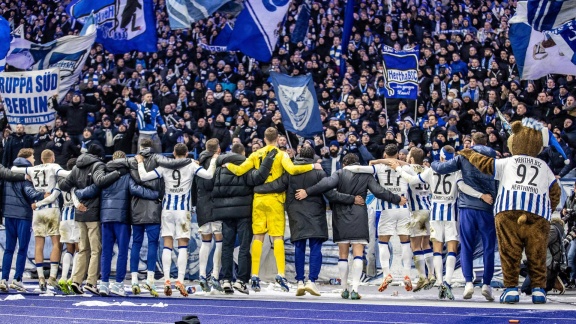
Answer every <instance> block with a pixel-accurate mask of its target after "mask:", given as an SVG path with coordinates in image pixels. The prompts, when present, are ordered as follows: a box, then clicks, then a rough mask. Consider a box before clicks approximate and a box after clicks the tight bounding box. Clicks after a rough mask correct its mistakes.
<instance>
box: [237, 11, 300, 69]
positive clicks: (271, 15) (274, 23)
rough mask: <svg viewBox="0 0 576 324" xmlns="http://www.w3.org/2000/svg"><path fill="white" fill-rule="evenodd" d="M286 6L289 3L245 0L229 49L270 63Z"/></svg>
mask: <svg viewBox="0 0 576 324" xmlns="http://www.w3.org/2000/svg"><path fill="white" fill-rule="evenodd" d="M288 7H290V0H246V1H245V3H244V10H242V12H241V13H240V15H238V18H237V19H236V23H235V25H234V30H233V31H232V36H231V37H230V43H228V50H229V51H236V50H238V51H240V52H242V53H244V54H245V55H248V56H250V57H253V58H255V59H256V60H258V61H261V62H270V60H271V59H272V53H273V52H274V48H275V47H276V43H277V42H278V35H279V31H280V29H281V28H282V21H283V20H284V16H286V12H288Z"/></svg>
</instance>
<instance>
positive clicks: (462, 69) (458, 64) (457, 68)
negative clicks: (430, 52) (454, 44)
mask: <svg viewBox="0 0 576 324" xmlns="http://www.w3.org/2000/svg"><path fill="white" fill-rule="evenodd" d="M450 69H452V74H458V73H460V75H468V65H466V63H464V62H462V60H460V54H458V53H454V54H452V64H450Z"/></svg>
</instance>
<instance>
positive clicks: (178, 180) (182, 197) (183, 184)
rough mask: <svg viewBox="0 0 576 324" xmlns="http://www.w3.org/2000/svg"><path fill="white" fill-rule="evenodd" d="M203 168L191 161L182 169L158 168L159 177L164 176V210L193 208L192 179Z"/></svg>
mask: <svg viewBox="0 0 576 324" xmlns="http://www.w3.org/2000/svg"><path fill="white" fill-rule="evenodd" d="M202 169H203V168H202V167H201V166H199V165H198V164H197V163H195V162H193V163H190V164H188V165H186V166H184V167H182V168H180V169H175V170H172V169H167V168H163V167H158V168H156V169H155V170H156V172H158V175H159V177H162V178H164V184H165V189H164V192H165V194H164V199H163V201H162V209H163V210H180V211H190V210H191V204H192V202H191V198H192V195H191V189H192V180H193V179H194V176H195V175H196V173H198V171H200V170H202Z"/></svg>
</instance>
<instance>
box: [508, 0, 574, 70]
mask: <svg viewBox="0 0 576 324" xmlns="http://www.w3.org/2000/svg"><path fill="white" fill-rule="evenodd" d="M575 2H576V1H575V0H567V1H557V0H556V1H549V0H540V1H537V0H530V1H522V2H519V3H518V7H517V10H516V15H515V16H514V17H512V19H510V31H509V36H510V42H511V44H512V51H513V52H514V56H515V57H516V62H517V64H518V70H519V72H520V76H521V78H522V79H524V80H534V79H538V78H541V77H543V76H545V75H547V74H550V73H557V74H576V55H575V53H576V20H575V18H576V10H575V8H574V7H576V4H575ZM560 9H561V11H558V10H560Z"/></svg>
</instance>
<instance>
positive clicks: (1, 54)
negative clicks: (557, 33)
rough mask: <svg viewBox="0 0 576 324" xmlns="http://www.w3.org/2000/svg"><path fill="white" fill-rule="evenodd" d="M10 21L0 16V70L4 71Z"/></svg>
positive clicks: (10, 38)
mask: <svg viewBox="0 0 576 324" xmlns="http://www.w3.org/2000/svg"><path fill="white" fill-rule="evenodd" d="M11 40H12V36H10V23H8V20H6V19H4V17H0V72H4V68H5V67H6V55H8V51H9V50H10V42H11Z"/></svg>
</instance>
